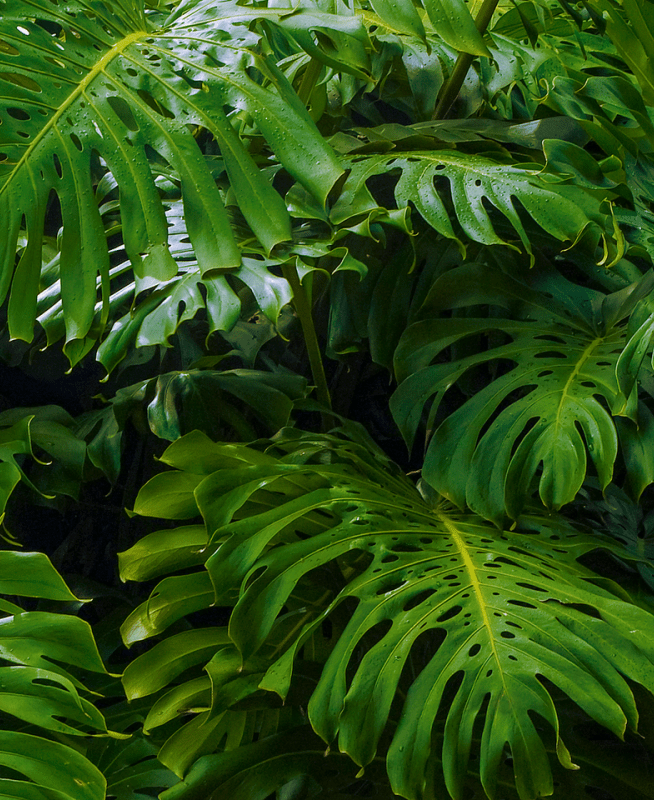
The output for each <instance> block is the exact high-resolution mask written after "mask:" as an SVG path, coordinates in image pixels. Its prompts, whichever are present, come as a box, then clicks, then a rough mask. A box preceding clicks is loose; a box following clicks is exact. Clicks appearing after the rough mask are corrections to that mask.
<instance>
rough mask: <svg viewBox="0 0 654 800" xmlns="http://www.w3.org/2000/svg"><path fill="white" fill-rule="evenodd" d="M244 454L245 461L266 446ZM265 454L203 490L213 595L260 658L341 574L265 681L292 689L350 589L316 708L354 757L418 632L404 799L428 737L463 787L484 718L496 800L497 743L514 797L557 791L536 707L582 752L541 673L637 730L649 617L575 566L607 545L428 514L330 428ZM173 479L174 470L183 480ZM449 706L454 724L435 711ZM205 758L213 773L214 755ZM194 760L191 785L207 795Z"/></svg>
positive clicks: (394, 772)
mask: <svg viewBox="0 0 654 800" xmlns="http://www.w3.org/2000/svg"><path fill="white" fill-rule="evenodd" d="M189 446H190V442H189V444H188V445H187V444H186V442H185V440H184V439H180V440H179V441H178V442H177V443H175V445H173V446H172V447H175V449H176V451H177V452H180V453H181V452H182V450H183V449H188V447H189ZM220 447H221V445H216V448H220ZM235 449H236V450H239V449H240V450H241V452H242V453H243V456H244V457H243V461H244V462H245V461H247V460H248V456H247V453H248V452H257V451H256V450H252V449H251V448H248V447H246V446H241V447H240V448H239V447H238V446H237V447H236V448H235ZM327 454H328V456H327V458H325V455H327ZM272 455H275V456H276V458H275V459H274V460H270V456H272ZM267 456H268V462H267V463H261V464H256V465H255V464H253V465H252V466H244V467H241V468H239V469H234V468H233V467H231V466H226V465H225V466H223V467H222V468H219V469H218V471H217V472H214V473H213V474H209V475H208V476H207V477H206V478H205V479H204V481H203V483H202V484H200V485H199V486H198V487H197V489H196V496H197V502H198V506H199V508H200V510H201V512H202V515H203V517H204V518H205V520H206V522H207V526H208V530H209V532H213V533H212V537H213V538H214V539H215V540H216V541H218V540H224V541H223V543H222V544H221V547H220V548H219V549H218V550H216V551H215V552H214V553H213V555H211V556H210V557H209V559H208V561H207V563H206V568H207V570H208V571H209V574H210V575H211V579H212V581H213V584H214V586H215V587H216V590H217V592H218V598H219V601H220V597H221V596H224V595H225V594H226V593H228V591H229V590H230V588H231V587H234V588H235V589H237V590H238V591H239V599H238V602H237V603H236V606H235V608H234V610H233V612H232V615H231V619H230V625H229V635H230V638H231V640H232V641H233V642H234V643H235V644H236V646H237V647H238V649H239V651H240V653H241V656H242V658H243V659H244V661H246V662H247V660H248V659H250V658H252V657H254V656H255V655H256V654H258V653H259V652H260V651H261V654H262V655H263V653H264V652H265V648H266V646H267V642H268V639H269V637H270V636H271V634H272V631H273V628H274V626H275V625H276V624H277V622H278V618H279V615H280V614H281V613H282V612H283V609H284V607H285V604H286V603H287V602H289V599H290V597H291V595H292V594H293V592H294V591H295V590H296V588H297V587H298V586H299V584H301V583H302V581H303V580H305V579H306V576H307V575H309V574H310V573H311V574H315V571H316V570H317V569H319V568H321V567H325V566H327V565H331V566H332V569H336V570H338V571H339V573H340V582H341V586H342V588H340V589H339V588H336V589H335V590H334V591H333V592H331V591H327V592H326V594H325V595H324V597H323V599H322V601H321V602H320V603H319V604H318V606H317V607H316V608H315V609H313V610H312V612H311V613H310V614H309V615H307V616H305V617H304V620H305V621H304V623H303V625H302V626H301V627H300V626H297V625H296V626H295V628H294V632H293V634H292V636H291V637H290V638H287V639H286V641H285V651H284V652H283V653H279V654H278V656H277V660H276V661H274V663H272V664H271V666H270V667H269V668H268V671H267V673H266V675H265V676H264V677H263V679H262V680H261V682H260V683H259V685H260V687H261V688H264V689H266V690H268V691H275V692H278V693H279V694H280V695H281V696H282V697H285V696H286V695H287V693H288V691H289V687H290V686H292V684H293V662H294V660H295V659H296V658H297V654H298V652H299V650H300V648H301V647H302V644H303V643H305V642H306V641H307V640H308V638H309V637H310V636H311V635H312V633H313V632H314V631H315V630H316V628H318V627H319V626H320V625H322V623H323V621H324V620H325V619H328V618H329V617H330V616H331V615H332V614H334V613H336V610H337V608H338V606H339V605H340V604H341V603H343V602H345V601H346V599H348V598H351V599H352V600H354V601H356V603H355V604H353V611H352V612H351V613H350V614H349V615H348V618H347V621H346V625H345V629H344V630H343V632H342V633H341V634H340V635H339V637H338V639H337V640H336V641H334V642H333V644H332V647H331V652H330V655H329V657H328V659H327V662H326V664H325V666H324V668H323V669H322V674H321V676H320V678H319V680H318V683H317V686H316V689H315V691H314V692H313V696H312V698H311V701H310V703H309V718H310V720H311V723H312V726H313V727H314V729H315V730H316V731H317V732H318V733H319V734H320V735H321V737H322V738H323V739H324V740H325V741H326V742H328V743H330V742H332V741H333V740H334V739H338V746H339V749H340V750H341V751H343V752H346V753H348V754H349V756H350V757H351V758H352V759H353V760H354V761H355V762H356V763H357V764H360V765H362V766H365V765H366V764H368V763H370V762H371V760H372V759H373V758H374V757H375V753H376V750H377V747H378V745H379V740H380V737H381V736H382V734H383V733H384V731H385V728H386V725H387V723H388V715H389V713H390V708H391V704H392V703H393V700H394V698H395V697H396V691H397V684H398V681H399V680H400V676H401V674H402V671H403V668H404V666H405V663H406V660H407V658H408V657H409V654H410V653H411V652H412V649H413V648H414V647H416V646H417V642H418V640H420V641H421V642H424V646H427V647H428V649H429V653H430V655H429V658H428V660H427V662H426V666H425V667H424V669H423V671H422V672H421V673H420V675H419V676H417V677H416V678H414V679H413V681H412V685H411V687H410V689H409V691H408V694H407V695H406V699H405V700H404V701H403V709H402V713H401V717H400V724H399V726H398V728H397V730H396V731H395V733H394V734H393V741H392V744H391V746H390V749H389V753H388V771H389V776H390V779H391V783H392V786H393V789H394V791H395V792H396V793H398V794H400V795H401V796H405V797H408V798H418V797H421V796H422V793H423V791H424V786H425V783H424V782H425V780H426V777H425V776H426V774H427V772H426V770H427V768H428V767H427V764H428V760H429V752H430V741H431V739H432V736H433V734H434V733H435V731H441V732H442V734H443V737H444V738H443V744H442V754H440V753H439V754H438V756H439V758H442V774H443V779H444V781H445V783H446V785H447V787H448V791H449V792H450V794H451V795H452V796H453V797H456V796H458V794H459V793H460V790H461V787H462V781H463V776H464V775H465V773H466V770H467V767H468V764H469V758H470V749H471V746H472V736H473V729H475V727H476V721H477V719H478V717H479V718H480V723H481V721H482V720H483V736H482V740H481V745H480V748H481V750H480V762H479V764H480V766H479V769H480V778H481V781H482V783H483V785H484V787H485V790H486V791H487V793H488V794H489V796H492V795H493V792H494V789H495V785H496V782H497V772H498V769H499V764H500V762H501V761H502V760H503V759H504V755H503V751H504V745H505V743H508V745H509V747H510V749H511V754H512V758H513V765H514V771H515V778H516V785H517V788H518V792H519V794H520V796H521V797H522V798H530V797H535V796H538V794H541V795H546V794H548V793H550V792H551V789H552V777H551V770H550V766H549V757H548V754H547V751H546V748H545V746H544V744H543V741H542V735H541V733H540V731H539V730H538V729H537V728H536V727H535V726H534V722H533V719H532V716H531V715H532V714H533V712H537V714H538V715H540V716H541V717H542V718H543V719H544V720H546V721H547V723H548V724H549V725H550V726H551V728H552V729H553V730H554V732H555V734H556V735H557V756H558V759H559V760H560V762H561V764H562V765H563V766H564V767H567V768H572V763H571V761H570V756H569V754H568V751H567V750H566V748H565V745H564V743H563V742H562V741H561V740H560V739H559V738H558V731H559V721H558V716H557V712H556V707H555V704H554V702H553V699H552V695H551V693H550V691H549V690H547V689H546V688H545V686H544V685H543V684H542V683H541V682H540V681H539V679H538V676H543V677H545V678H547V680H548V681H550V682H551V683H552V684H554V685H555V686H557V687H558V689H560V690H561V691H562V692H564V693H565V694H566V695H568V696H569V697H570V698H572V699H573V700H574V702H575V703H577V704H578V705H580V706H581V708H583V709H584V711H585V712H586V713H587V714H588V715H589V716H590V717H592V718H593V719H595V720H596V721H597V722H599V723H600V724H601V725H604V726H606V727H608V728H609V729H610V730H612V731H614V733H616V734H617V735H618V736H622V735H623V733H624V730H625V727H626V726H627V725H629V726H630V727H632V728H633V727H635V725H636V721H637V714H636V706H635V702H634V698H633V695H632V693H631V690H630V689H629V687H628V685H627V683H626V681H625V680H624V677H623V676H626V677H628V678H629V679H630V680H633V681H635V682H637V683H641V684H643V685H645V686H647V685H648V682H649V681H651V680H652V678H654V649H652V647H651V646H650V645H651V633H650V630H651V628H652V625H654V622H653V620H654V617H652V616H651V614H650V613H649V612H647V611H644V610H642V609H640V608H638V607H637V606H634V605H631V604H630V603H628V602H625V600H624V599H620V597H619V591H618V590H617V587H616V590H615V592H614V593H612V592H611V591H610V588H611V586H610V583H606V582H605V583H604V584H603V587H602V588H600V587H599V586H597V585H595V584H594V583H593V582H592V573H591V572H590V571H588V570H587V569H586V568H585V567H583V566H581V564H580V563H579V562H578V559H580V558H581V557H582V556H583V555H584V554H586V553H589V552H590V551H592V550H594V549H595V548H596V547H597V542H596V540H595V539H593V538H592V537H590V536H587V535H584V534H581V533H579V532H576V531H574V530H572V529H571V528H569V527H566V526H565V525H562V524H560V523H557V522H556V520H553V521H547V520H544V519H539V518H538V517H533V516H529V517H525V520H524V522H525V526H526V530H525V531H524V532H519V531H497V530H496V529H495V528H494V527H493V526H492V525H491V524H489V523H486V522H484V521H483V520H481V519H480V518H479V517H476V516H474V515H462V514H459V513H458V512H455V511H453V510H451V509H448V508H447V507H445V506H443V505H441V506H437V507H432V506H430V505H429V504H428V503H427V502H425V500H423V499H422V498H421V496H420V495H419V494H418V492H417V491H416V490H415V488H414V487H413V485H412V484H411V483H410V482H409V481H407V480H406V479H405V478H404V477H403V476H402V475H401V474H398V472H397V471H395V470H394V469H393V468H392V467H390V466H387V465H386V464H385V462H384V461H383V460H382V459H380V458H379V457H378V456H377V455H375V454H374V453H373V452H372V451H368V450H367V449H366V448H364V447H362V446H360V445H355V444H352V443H351V442H346V441H344V440H342V439H338V438H335V437H329V436H322V437H320V436H313V437H309V436H305V437H298V438H295V439H289V440H284V439H280V440H279V441H278V442H277V443H275V444H273V445H271V447H270V448H269V451H268V453H267ZM165 457H166V456H164V458H165ZM205 458H208V459H209V460H210V461H211V460H212V459H213V457H212V456H211V455H209V454H207V456H205ZM171 460H174V459H171ZM196 468H197V467H196ZM168 474H169V475H170V476H171V481H172V479H173V478H174V476H175V475H177V476H178V477H179V478H182V476H183V474H184V473H181V472H172V473H168ZM214 531H215V532H214ZM553 542H556V546H555V547H553ZM273 543H274V544H275V546H271V545H272V544H273ZM616 552H617V551H616ZM357 556H361V557H360V558H357ZM337 585H338V583H337ZM604 587H606V588H604ZM634 630H635V631H639V632H640V634H639V635H638V636H633V631H634ZM194 635H195V634H194ZM364 637H365V639H364ZM170 641H171V642H172V640H170ZM364 641H365V642H367V644H363V642H364ZM162 646H163V645H158V647H162ZM153 653H154V651H153ZM223 653H224V654H225V655H224V658H226V659H227V661H229V662H230V663H231V656H229V655H228V653H227V651H223V650H219V651H218V652H217V653H216V654H215V655H214V657H213V659H212V663H213V664H214V667H212V669H215V668H216V667H218V666H219V665H220V663H221V660H222V659H223ZM355 653H356V654H357V655H355ZM142 658H145V657H142ZM227 661H225V669H226V668H227ZM146 673H147V670H145V671H144V674H146ZM457 676H459V680H457ZM486 698H490V701H489V703H488V705H487V706H486V705H485V699H486ZM441 712H444V713H445V721H444V723H441V722H437V719H441V717H440V714H441ZM198 719H200V718H198ZM198 724H199V723H198ZM244 757H245V756H244ZM209 763H211V764H213V763H215V764H216V767H217V768H218V769H220V768H221V767H220V764H221V761H220V757H217V760H216V759H214V760H212V761H207V765H208V764H209ZM225 763H227V762H225ZM197 769H198V773H197V775H198V781H199V782H198V784H197V786H201V787H202V791H205V792H207V791H209V788H210V787H209V784H208V783H206V782H203V780H204V779H203V778H202V777H201V775H202V774H204V773H203V772H202V770H201V769H200V766H199V764H198V767H197ZM192 774H194V773H190V775H192ZM189 780H190V778H189ZM211 780H212V781H214V780H215V776H214V777H212V779H211ZM194 782H195V779H194ZM216 785H221V784H220V782H219V781H216ZM174 791H175V790H172V792H171V795H170V796H176V795H175V794H174ZM186 791H188V792H189V794H188V797H195V796H196V794H193V791H200V790H199V789H197V790H193V791H192V790H191V789H190V788H188V789H187V788H182V787H181V786H180V789H179V792H180V793H181V792H186ZM185 796H186V795H184V794H180V797H185ZM197 796H199V795H197Z"/></svg>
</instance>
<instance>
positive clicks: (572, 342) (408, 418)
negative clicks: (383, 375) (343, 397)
mask: <svg viewBox="0 0 654 800" xmlns="http://www.w3.org/2000/svg"><path fill="white" fill-rule="evenodd" d="M651 283H652V278H651V275H648V276H646V277H645V278H644V279H643V280H642V281H640V282H637V283H636V284H634V285H632V286H630V287H627V288H626V289H624V290H621V291H619V292H616V293H614V294H610V295H606V294H602V293H600V292H596V291H594V290H591V289H589V288H588V289H587V288H581V287H579V286H575V285H574V284H572V283H570V282H568V281H566V280H565V278H564V277H563V276H562V275H561V274H559V273H556V272H549V273H548V270H547V269H546V268H540V269H539V270H538V272H537V273H536V274H529V275H527V276H525V277H521V278H517V277H510V276H508V275H505V274H504V273H502V272H501V271H500V270H498V269H495V270H493V269H492V268H491V267H487V266H482V265H476V264H469V265H466V266H463V267H460V268H456V269H454V270H452V271H450V272H449V273H447V274H446V275H445V276H443V277H442V278H441V279H439V281H437V282H436V283H435V284H434V286H433V288H432V294H431V297H430V298H428V299H427V301H426V302H425V306H424V307H423V310H424V316H425V318H424V319H422V320H421V321H419V322H416V323H414V324H413V325H411V326H410V327H409V328H408V329H407V331H406V332H405V334H404V336H403V338H402V340H401V341H400V345H399V347H398V350H397V352H396V356H395V363H396V370H397V374H398V377H399V379H400V380H401V381H402V383H401V385H400V387H399V388H398V390H397V391H396V393H395V394H394V396H393V398H392V400H391V407H392V411H393V415H394V417H395V419H396V421H397V423H398V425H399V426H400V429H401V430H402V432H403V434H404V436H405V438H406V440H407V441H408V442H409V444H411V443H412V442H413V439H414V436H415V433H416V430H417V429H418V427H419V425H420V422H421V416H422V413H423V407H425V406H426V405H427V406H428V407H429V413H428V428H429V429H431V428H432V427H433V424H434V421H436V420H438V422H440V424H438V426H437V427H436V429H435V430H434V432H433V434H432V435H431V439H430V441H429V446H428V448H427V453H426V460H425V466H424V468H423V475H424V477H425V479H426V480H427V481H428V482H429V483H430V484H431V485H432V486H433V487H434V488H435V489H436V490H437V491H439V492H441V493H442V494H444V495H445V496H446V497H448V498H450V499H451V500H452V501H453V502H454V503H456V504H457V505H458V506H459V507H463V506H464V505H466V504H467V505H468V506H469V507H470V508H472V509H473V510H474V511H476V512H477V513H479V514H481V515H482V516H484V517H486V518H487V519H492V520H494V521H495V522H497V523H498V524H500V523H501V522H502V520H503V519H504V517H505V515H506V514H508V515H509V516H510V517H512V518H513V519H516V518H517V517H518V515H519V514H520V512H521V510H522V508H523V506H524V503H525V501H526V499H527V498H528V497H529V495H530V494H531V492H532V491H533V490H534V488H535V486H534V484H536V485H537V486H538V491H539V494H540V497H541V499H542V501H543V502H544V503H545V505H546V506H548V507H549V508H553V509H558V508H561V506H563V505H565V504H566V503H569V502H570V501H571V500H573V499H574V497H575V495H576V493H577V492H578V491H579V488H580V487H581V485H582V483H583V481H584V478H585V475H586V472H587V469H588V456H590V459H591V460H592V463H593V465H594V467H595V469H596V470H597V474H598V477H599V481H600V484H601V486H602V488H604V487H606V486H607V484H608V483H609V482H610V480H611V477H612V474H613V466H614V463H615V459H616V456H617V451H618V433H617V430H616V424H615V421H614V419H613V418H612V415H611V412H612V413H613V414H621V415H624V416H625V417H628V418H630V419H631V420H632V423H631V424H632V425H633V423H636V422H637V421H638V390H637V385H636V380H637V376H638V372H639V370H640V367H641V364H642V363H643V359H644V357H645V354H646V352H647V351H648V349H649V344H650V340H651V336H652V329H653V328H652V326H653V324H654V322H653V318H652V315H651V309H650V307H649V305H648V304H647V303H646V302H645V300H643V299H642V298H643V297H645V298H646V297H647V295H648V293H649V291H650V290H651ZM482 284H483V289H481V290H480V287H481V286H482ZM639 298H640V303H639ZM483 304H488V305H490V306H491V307H496V308H499V309H501V311H500V312H499V313H498V314H496V313H492V314H489V315H488V316H477V315H473V313H474V312H473V313H467V314H462V315H453V316H451V317H448V318H445V317H440V316H438V311H439V310H440V309H468V308H474V307H478V306H480V305H483ZM634 308H635V311H634ZM507 311H508V312H509V315H507V316H500V315H499V314H500V313H506V312H507ZM632 312H633V314H634V317H633V318H634V319H637V320H638V323H637V325H635V326H634V328H635V329H633V330H632V329H631V328H627V327H626V326H625V321H626V319H627V318H628V317H629V316H630V314H632ZM466 342H468V343H469V349H468V350H466V347H467V346H468V345H466ZM448 348H450V350H449V352H450V354H451V355H450V357H449V358H447V357H446V358H445V359H443V358H442V355H444V354H446V353H447V349H448ZM434 361H438V363H433V362H434ZM489 364H492V365H496V366H495V367H494V368H493V371H492V372H491V373H490V374H489V375H488V377H487V378H486V379H485V384H486V385H483V384H482V386H481V387H480V388H479V390H478V391H476V392H475V393H474V395H473V396H472V397H470V398H469V399H467V400H465V402H463V404H462V405H460V407H459V408H458V409H456V410H455V411H454V412H453V413H450V414H449V415H448V416H446V417H445V419H442V415H441V419H442V421H441V419H439V418H438V413H439V405H440V403H441V400H442V399H443V397H444V396H445V394H446V393H447V391H448V390H449V389H450V387H451V386H453V384H455V383H456V382H457V381H460V380H461V379H462V378H463V376H464V375H466V374H467V373H469V371H474V370H475V369H476V368H478V367H480V366H482V365H489ZM506 365H508V366H506ZM477 374H479V373H477ZM480 380H482V381H484V378H483V376H480ZM432 398H433V403H432V402H431V401H432ZM430 403H431V405H430ZM642 434H643V435H647V431H646V429H643V431H642ZM631 436H632V437H633V436H634V432H632V433H631ZM637 482H638V481H637ZM642 488H643V484H642V483H641V485H640V486H639V490H640V491H642Z"/></svg>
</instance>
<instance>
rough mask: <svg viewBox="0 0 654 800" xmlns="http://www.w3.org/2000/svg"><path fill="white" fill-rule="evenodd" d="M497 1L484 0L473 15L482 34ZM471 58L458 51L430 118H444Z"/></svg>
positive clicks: (491, 16) (460, 85) (472, 57)
mask: <svg viewBox="0 0 654 800" xmlns="http://www.w3.org/2000/svg"><path fill="white" fill-rule="evenodd" d="M498 2H499V0H484V2H483V3H482V6H481V8H480V9H479V13H478V14H477V16H476V17H475V25H476V26H477V30H478V31H479V33H481V34H482V35H483V34H484V33H485V32H486V28H487V27H488V25H489V24H490V21H491V19H492V18H493V14H494V13H495V9H496V8H497V4H498ZM473 59H474V56H473V55H470V53H459V57H458V59H457V61H456V64H455V66H454V70H453V71H452V74H451V75H450V77H449V80H448V81H447V83H446V84H445V88H444V89H443V91H442V92H441V96H440V97H439V99H438V104H437V106H436V109H435V111H434V113H433V114H432V119H445V116H446V114H447V112H448V111H449V110H450V108H451V107H452V103H453V102H454V101H455V100H456V98H457V97H458V96H459V92H460V91H461V87H462V86H463V81H464V80H465V79H466V75H467V74H468V70H469V69H470V65H471V64H472V61H473Z"/></svg>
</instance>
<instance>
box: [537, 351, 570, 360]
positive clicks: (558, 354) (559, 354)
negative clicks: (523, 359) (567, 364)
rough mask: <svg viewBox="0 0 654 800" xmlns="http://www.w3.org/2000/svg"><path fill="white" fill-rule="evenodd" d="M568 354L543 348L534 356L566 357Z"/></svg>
mask: <svg viewBox="0 0 654 800" xmlns="http://www.w3.org/2000/svg"><path fill="white" fill-rule="evenodd" d="M567 357H568V356H567V355H566V354H565V353H562V352H561V351H560V350H545V351H544V352H542V353H536V355H535V356H534V358H563V359H565V358H567Z"/></svg>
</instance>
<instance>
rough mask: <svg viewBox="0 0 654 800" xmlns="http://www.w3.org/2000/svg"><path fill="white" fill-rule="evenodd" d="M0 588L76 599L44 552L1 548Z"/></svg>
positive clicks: (3, 591)
mask: <svg viewBox="0 0 654 800" xmlns="http://www.w3.org/2000/svg"><path fill="white" fill-rule="evenodd" d="M0 592H2V594H12V595H18V596H21V597H43V598H46V599H48V600H62V601H64V602H69V601H78V602H79V598H77V597H75V595H74V594H73V593H72V592H71V591H70V589H69V588H68V587H67V586H66V584H65V583H64V580H63V578H62V577H61V576H60V575H59V573H58V572H57V570H56V569H55V568H54V567H53V566H52V564H51V563H50V559H49V558H48V557H47V556H46V555H45V554H44V553H11V552H7V551H3V552H0Z"/></svg>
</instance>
